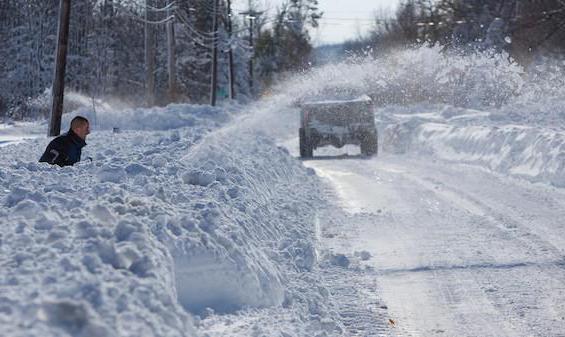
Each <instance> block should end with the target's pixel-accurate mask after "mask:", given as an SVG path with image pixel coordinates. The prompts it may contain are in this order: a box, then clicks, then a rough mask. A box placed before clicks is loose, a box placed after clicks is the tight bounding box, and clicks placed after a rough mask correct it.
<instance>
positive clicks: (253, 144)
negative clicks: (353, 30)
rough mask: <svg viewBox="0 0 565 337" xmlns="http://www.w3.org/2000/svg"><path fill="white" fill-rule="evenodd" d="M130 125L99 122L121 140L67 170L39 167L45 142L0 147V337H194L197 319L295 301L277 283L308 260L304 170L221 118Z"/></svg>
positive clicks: (105, 134) (309, 183) (102, 139)
mask: <svg viewBox="0 0 565 337" xmlns="http://www.w3.org/2000/svg"><path fill="white" fill-rule="evenodd" d="M134 115H135V117H136V118H135V122H132V121H131V120H128V119H127V118H125V117H124V116H122V115H113V114H112V113H111V112H108V114H107V115H106V116H105V117H104V119H103V120H104V122H103V123H102V122H101V123H100V124H99V125H100V126H102V127H101V129H103V130H104V129H106V128H110V127H112V128H113V127H116V125H119V126H120V127H123V128H124V130H123V131H122V132H120V133H112V132H111V131H98V132H93V133H92V134H91V135H90V136H89V138H88V146H87V147H86V148H85V150H84V152H83V158H85V157H87V156H90V157H92V158H93V160H92V162H90V161H83V162H81V163H79V164H77V165H75V166H74V167H65V168H59V167H52V166H49V165H47V164H44V163H37V159H38V158H39V156H40V155H41V152H42V151H43V149H44V148H45V146H46V144H47V142H48V140H47V139H44V138H42V139H34V140H29V141H26V142H25V143H20V144H14V145H9V146H5V147H1V148H0V153H1V156H2V158H3V160H2V161H1V162H0V202H1V205H2V207H1V208H0V228H1V229H2V230H1V231H0V265H2V270H3V272H2V273H1V274H0V326H2V334H6V335H8V336H39V335H41V336H60V335H81V336H196V335H199V328H198V324H199V323H198V322H199V321H198V319H196V320H195V318H194V317H196V316H195V315H196V314H199V315H206V314H209V313H210V312H213V311H217V312H223V313H229V312H233V311H235V310H239V309H249V308H261V307H266V306H278V307H280V306H281V305H283V304H284V305H285V306H287V307H288V306H289V305H290V304H289V303H292V302H293V301H295V300H296V298H301V296H302V297H304V296H305V295H304V294H301V291H302V292H303V291H304V290H300V289H298V290H297V289H294V290H292V289H289V287H288V282H296V281H292V275H293V273H297V272H300V271H308V270H311V269H312V268H313V266H314V264H315V262H316V252H315V248H314V242H315V240H314V226H313V218H314V212H315V209H316V207H314V203H315V202H319V200H318V199H317V198H318V197H317V192H316V191H317V185H316V180H315V179H316V178H315V176H314V175H313V174H312V172H311V171H309V170H307V169H305V168H304V167H303V166H302V165H301V163H300V162H299V161H297V160H295V159H294V158H292V157H291V156H289V154H288V152H287V151H286V150H285V149H282V148H279V147H277V146H276V145H275V144H274V143H273V141H272V140H271V139H269V138H268V137H266V136H261V135H260V134H257V133H256V132H255V131H251V130H249V129H246V128H242V127H239V126H237V125H235V126H234V125H232V126H229V127H223V128H220V126H222V125H225V124H226V121H227V120H228V118H229V114H228V113H226V112H225V111H222V110H220V109H209V108H203V107H197V106H182V105H175V106H170V107H167V108H163V109H152V110H135V111H134V110H132V111H131V112H127V113H126V114H125V116H130V117H131V116H134ZM98 117H100V115H99V116H98ZM69 118H70V116H69ZM67 119H68V118H67ZM120 123H122V124H120ZM187 125H191V127H186V126H187ZM150 128H151V129H157V130H159V129H162V130H163V131H139V130H145V129H150ZM128 129H129V130H128ZM134 129H137V130H134ZM167 129H170V130H167ZM304 288H307V287H304ZM316 291H317V290H316ZM310 295H311V294H310ZM310 295H309V296H308V297H309V298H315V296H314V297H313V296H310ZM318 296H320V295H318ZM320 305H322V306H323V304H319V306H320ZM319 306H318V307H319ZM317 310H318V313H319V309H317ZM309 314H310V313H309V312H306V313H305V315H309Z"/></svg>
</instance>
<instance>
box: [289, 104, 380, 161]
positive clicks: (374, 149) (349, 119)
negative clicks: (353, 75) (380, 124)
mask: <svg viewBox="0 0 565 337" xmlns="http://www.w3.org/2000/svg"><path fill="white" fill-rule="evenodd" d="M299 107H300V129H299V131H298V138H299V145H300V157H302V158H312V157H313V155H314V150H315V149H317V148H319V147H322V146H327V145H333V146H335V147H336V148H342V147H343V146H345V145H346V144H353V145H359V146H360V148H361V153H362V154H363V155H365V156H368V157H370V156H375V155H377V153H378V133H377V127H376V125H375V117H374V112H373V110H374V105H373V101H372V100H371V98H370V97H369V96H367V95H363V96H361V97H358V98H355V99H350V100H318V101H306V102H302V103H299Z"/></svg>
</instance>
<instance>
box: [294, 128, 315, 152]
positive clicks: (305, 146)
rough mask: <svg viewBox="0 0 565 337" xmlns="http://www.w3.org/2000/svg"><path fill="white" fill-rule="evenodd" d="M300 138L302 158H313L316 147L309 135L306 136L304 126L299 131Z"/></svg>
mask: <svg viewBox="0 0 565 337" xmlns="http://www.w3.org/2000/svg"><path fill="white" fill-rule="evenodd" d="M298 140H299V143H300V157H302V158H312V156H313V155H314V149H313V148H312V144H311V143H310V140H309V139H308V137H306V132H305V131H304V129H303V128H300V130H299V131H298Z"/></svg>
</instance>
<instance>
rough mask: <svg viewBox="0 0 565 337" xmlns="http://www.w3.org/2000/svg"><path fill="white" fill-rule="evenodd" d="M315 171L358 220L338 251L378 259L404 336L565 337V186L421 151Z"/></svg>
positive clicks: (384, 295)
mask: <svg viewBox="0 0 565 337" xmlns="http://www.w3.org/2000/svg"><path fill="white" fill-rule="evenodd" d="M305 165H306V166H308V167H311V168H313V169H315V171H316V173H317V174H318V175H319V176H321V177H323V178H326V180H327V181H328V182H329V183H330V185H331V186H332V187H333V189H334V191H335V194H336V195H337V198H338V201H337V202H338V203H339V204H340V205H341V206H342V207H343V209H345V210H346V211H347V212H348V213H349V214H350V215H351V219H352V221H347V222H345V223H341V224H339V225H337V226H338V227H340V228H330V229H328V228H326V230H330V231H334V232H340V233H346V234H345V236H342V237H341V238H340V239H338V240H335V239H334V240H333V242H332V243H330V244H331V245H334V248H335V250H340V249H341V250H344V249H345V250H347V249H350V251H342V253H344V254H347V255H350V254H353V252H355V251H356V252H358V251H364V250H365V251H368V252H370V253H371V256H372V258H371V259H369V260H368V261H367V262H366V263H367V265H369V266H370V267H372V268H373V269H372V270H373V272H374V278H375V280H376V282H375V283H374V284H376V287H377V288H378V289H375V290H376V293H377V295H378V296H379V297H380V298H381V300H382V302H383V303H384V304H385V307H388V312H387V314H388V315H389V318H390V319H391V320H392V322H391V324H394V329H395V330H396V331H397V332H398V335H401V336H432V335H439V336H564V335H565V317H564V314H565V283H564V282H563V280H565V258H564V256H565V252H564V247H565V222H563V219H564V218H565V207H564V206H565V194H564V193H563V191H561V190H559V189H555V188H552V187H549V186H547V185H541V184H540V185H535V184H531V183H526V182H523V181H519V180H516V179H512V178H508V177H505V176H501V175H496V174H493V173H490V172H487V171H486V170H484V169H480V168H477V167H472V166H468V165H461V164H446V163H443V162H433V161H432V160H426V159H425V158H424V157H419V158H418V159H416V158H415V157H412V156H409V155H401V156H397V155H388V154H385V155H383V156H380V157H378V158H374V159H363V158H356V157H354V158H352V159H346V160H331V158H328V157H324V160H310V161H305ZM322 226H323V224H322ZM330 226H334V227H335V226H336V225H335V224H334V225H330ZM366 333H367V331H366V332H365V333H364V334H363V335H365V334H366Z"/></svg>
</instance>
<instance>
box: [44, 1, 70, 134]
mask: <svg viewBox="0 0 565 337" xmlns="http://www.w3.org/2000/svg"><path fill="white" fill-rule="evenodd" d="M70 17H71V0H61V1H60V4H59V28H58V32H57V51H56V56H55V57H56V61H55V62H56V63H55V76H54V78H53V88H52V89H51V95H52V97H53V105H52V108H51V118H50V119H49V133H48V136H50V137H54V136H58V135H59V134H60V133H61V118H62V116H63V98H64V94H65V68H66V66H67V50H68V46H69V24H70Z"/></svg>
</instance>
